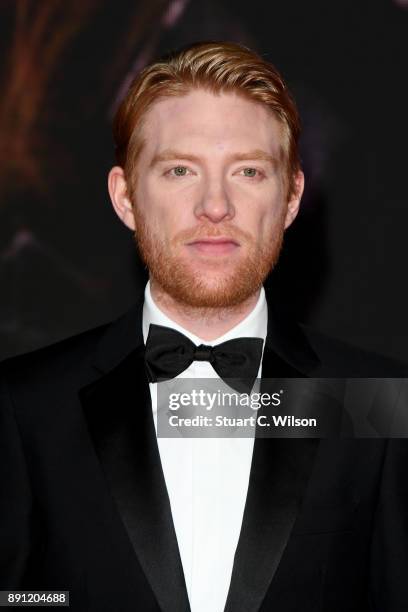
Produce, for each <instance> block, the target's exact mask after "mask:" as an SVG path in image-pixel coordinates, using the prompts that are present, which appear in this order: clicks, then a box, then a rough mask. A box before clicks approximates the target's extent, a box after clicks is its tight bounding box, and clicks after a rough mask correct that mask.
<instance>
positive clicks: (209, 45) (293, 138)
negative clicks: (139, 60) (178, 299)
mask: <svg viewBox="0 0 408 612" xmlns="http://www.w3.org/2000/svg"><path fill="white" fill-rule="evenodd" d="M194 89H205V90H207V91H210V92H212V93H216V94H218V93H223V92H225V93H228V92H234V93H237V94H239V95H242V96H244V97H245V98H247V99H249V100H252V101H255V102H259V103H261V104H263V105H264V106H266V107H267V108H268V109H270V110H271V111H272V112H273V114H274V116H275V117H276V118H277V119H278V121H279V122H280V124H281V125H282V128H283V143H282V148H281V160H282V162H283V165H284V173H283V174H284V180H285V183H286V185H285V186H286V194H287V198H288V200H289V199H290V196H291V195H292V194H294V193H295V191H296V189H295V180H294V177H295V174H296V172H297V171H298V170H299V169H300V159H299V150H298V143H299V135H300V120H299V114H298V111H297V108H296V104H295V102H294V100H293V98H292V96H291V94H290V92H289V91H288V88H287V86H286V84H285V83H284V81H283V79H282V77H281V76H280V74H279V72H278V71H277V69H276V68H275V67H274V66H273V65H272V64H271V63H270V62H268V61H266V60H264V59H263V58H262V57H261V56H260V55H258V54H257V53H255V52H254V51H252V50H251V49H248V48H247V47H244V46H243V45H241V44H238V43H232V42H201V43H195V44H193V45H189V46H188V47H184V48H182V49H181V50H178V51H175V52H172V53H170V54H169V55H167V56H165V57H163V58H161V59H160V60H158V61H156V62H154V63H152V64H150V65H148V66H146V68H144V70H142V72H141V73H140V74H139V75H138V76H137V77H136V78H135V80H134V81H133V82H132V84H131V85H130V88H129V90H128V92H127V94H126V96H125V98H124V100H123V101H122V103H121V105H120V106H119V108H118V110H117V113H116V115H115V118H114V125H113V131H114V140H115V145H116V160H117V163H118V164H119V165H120V166H122V168H123V169H124V173H125V178H126V181H127V183H128V186H129V190H130V195H131V194H132V192H133V184H134V183H133V181H134V180H135V177H136V162H137V158H138V155H139V153H140V151H141V149H142V146H143V140H142V138H141V127H142V123H143V118H144V116H145V115H146V113H147V111H148V109H149V108H150V107H151V106H152V105H153V104H154V103H155V102H157V101H158V100H159V99H163V98H167V97H172V96H180V97H181V96H183V95H186V94H188V93H189V92H190V91H191V90H194Z"/></svg>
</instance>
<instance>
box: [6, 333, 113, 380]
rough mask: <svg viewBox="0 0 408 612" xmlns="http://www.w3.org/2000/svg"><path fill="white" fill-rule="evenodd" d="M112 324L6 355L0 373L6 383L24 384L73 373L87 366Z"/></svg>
mask: <svg viewBox="0 0 408 612" xmlns="http://www.w3.org/2000/svg"><path fill="white" fill-rule="evenodd" d="M110 325H111V323H104V324H102V325H99V326H98V327H94V328H91V329H88V330H86V331H83V332H81V333H79V334H75V335H73V336H70V337H68V338H64V339H63V340H59V341H58V342H55V343H53V344H50V345H48V346H45V347H42V348H40V349H36V350H34V351H30V352H28V353H23V354H22V355H17V356H15V357H9V358H8V359H5V360H4V361H2V362H1V363H0V376H1V377H4V378H6V379H7V381H8V382H9V383H17V384H20V383H24V382H29V381H34V380H39V379H42V378H44V377H47V378H52V377H55V378H59V379H60V378H61V377H62V376H69V375H71V376H72V375H73V374H75V373H76V372H79V370H81V369H82V368H83V367H84V366H86V365H87V364H88V363H89V362H90V359H91V357H92V356H93V354H94V352H95V349H96V347H97V345H98V343H99V341H100V339H101V338H102V336H103V335H104V333H105V331H106V330H107V329H108V327H109V326H110Z"/></svg>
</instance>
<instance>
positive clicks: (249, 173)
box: [241, 168, 262, 178]
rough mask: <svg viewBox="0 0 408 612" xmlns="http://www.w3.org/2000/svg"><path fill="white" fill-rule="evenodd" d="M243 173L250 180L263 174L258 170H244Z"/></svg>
mask: <svg viewBox="0 0 408 612" xmlns="http://www.w3.org/2000/svg"><path fill="white" fill-rule="evenodd" d="M241 172H243V173H244V176H247V177H248V178H256V177H261V174H262V173H261V172H260V171H259V170H258V169H257V168H243V169H242V170H241Z"/></svg>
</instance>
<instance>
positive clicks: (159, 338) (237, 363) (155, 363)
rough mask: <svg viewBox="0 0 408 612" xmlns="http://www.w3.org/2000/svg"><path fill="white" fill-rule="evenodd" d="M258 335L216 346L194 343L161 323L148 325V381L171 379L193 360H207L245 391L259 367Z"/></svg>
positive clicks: (236, 386)
mask: <svg viewBox="0 0 408 612" xmlns="http://www.w3.org/2000/svg"><path fill="white" fill-rule="evenodd" d="M262 346H263V340H262V338H236V339H234V340H227V342H222V343H221V344H217V345H216V346H207V345H205V344H200V346H196V345H195V344H194V343H193V342H191V340H190V339H189V338H187V336H185V335H184V334H182V333H180V332H178V331H176V330H174V329H171V328H170V327H164V326H163V325H153V324H151V325H150V328H149V334H148V336H147V340H146V352H145V360H146V368H147V374H148V378H149V382H157V381H163V380H169V379H171V378H175V377H176V376H178V375H179V374H181V372H184V370H186V369H187V368H188V366H189V365H190V364H191V363H192V362H193V361H209V362H210V363H211V365H212V367H213V368H214V370H215V371H216V372H217V374H218V376H220V378H222V379H223V380H226V379H230V378H232V379H234V381H233V382H231V381H227V382H228V384H229V385H230V386H231V387H233V388H235V389H237V390H238V391H239V392H240V393H244V392H245V393H249V392H250V391H251V389H252V387H253V384H254V382H255V379H256V376H257V374H258V370H259V364H260V361H261V356H262Z"/></svg>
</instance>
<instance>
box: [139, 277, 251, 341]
mask: <svg viewBox="0 0 408 612" xmlns="http://www.w3.org/2000/svg"><path fill="white" fill-rule="evenodd" d="M260 291H261V290H260V289H258V290H257V291H256V292H255V293H254V294H253V295H251V296H250V297H249V298H248V299H247V300H245V301H244V302H242V303H240V304H238V305H236V306H231V307H226V308H202V307H195V306H189V305H186V304H181V303H180V302H178V301H177V300H175V299H174V298H172V297H171V296H170V295H169V294H168V293H166V292H165V291H163V289H162V288H161V287H160V285H158V284H157V283H156V282H155V281H154V280H153V279H152V278H151V279H150V293H151V295H152V298H153V300H154V302H155V303H156V304H157V306H158V307H159V308H160V310H161V311H162V312H164V314H165V315H167V316H168V317H169V318H170V319H172V320H173V321H174V322H175V323H178V325H181V326H182V327H184V329H187V330H188V331H189V332H191V333H192V334H194V335H195V336H198V337H199V338H202V339H203V340H207V341H208V340H210V341H211V340H215V339H216V338H219V337H220V336H223V335H224V334H225V333H226V332H228V331H229V330H230V329H232V328H233V327H235V326H236V325H238V323H240V322H241V321H243V320H244V319H245V317H247V316H248V315H249V313H250V312H251V311H252V310H253V309H254V307H255V305H256V303H257V301H258V298H259V294H260Z"/></svg>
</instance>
